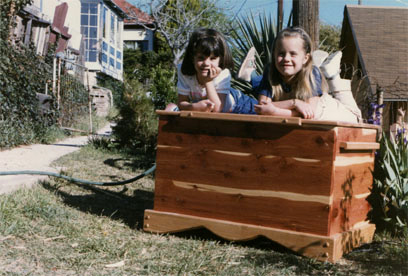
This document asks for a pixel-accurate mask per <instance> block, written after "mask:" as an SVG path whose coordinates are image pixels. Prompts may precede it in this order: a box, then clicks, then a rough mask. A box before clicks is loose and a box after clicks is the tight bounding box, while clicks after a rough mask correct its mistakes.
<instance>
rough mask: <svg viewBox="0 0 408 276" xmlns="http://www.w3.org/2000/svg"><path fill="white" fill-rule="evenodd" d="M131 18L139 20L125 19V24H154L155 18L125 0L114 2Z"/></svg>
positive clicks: (114, 0)
mask: <svg viewBox="0 0 408 276" xmlns="http://www.w3.org/2000/svg"><path fill="white" fill-rule="evenodd" d="M113 2H115V3H116V5H118V6H119V7H120V8H121V9H122V10H123V11H124V12H125V13H126V14H127V15H128V16H129V17H136V18H137V19H125V20H124V22H125V24H138V23H139V22H140V23H144V24H152V23H153V18H152V17H151V16H150V15H148V14H147V13H145V12H143V11H141V10H140V9H138V8H136V7H135V6H133V5H132V4H130V3H128V2H127V1H125V0H113Z"/></svg>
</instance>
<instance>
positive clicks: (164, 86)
mask: <svg viewBox="0 0 408 276" xmlns="http://www.w3.org/2000/svg"><path fill="white" fill-rule="evenodd" d="M174 74H175V72H174V70H173V68H172V67H171V68H169V69H165V68H164V67H163V66H161V65H160V64H159V65H157V66H156V67H155V68H153V70H152V84H151V86H150V92H151V95H152V100H153V104H154V108H155V109H165V108H166V105H167V104H169V103H171V102H173V103H175V102H177V91H176V86H175V84H174V80H173V79H174Z"/></svg>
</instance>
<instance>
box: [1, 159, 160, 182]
mask: <svg viewBox="0 0 408 276" xmlns="http://www.w3.org/2000/svg"><path fill="white" fill-rule="evenodd" d="M155 170H156V164H154V165H153V167H151V168H150V169H148V170H146V171H145V172H143V173H141V174H139V175H138V176H135V177H133V178H130V179H127V180H123V181H113V182H95V181H89V180H82V179H78V178H75V177H70V176H66V175H62V174H59V173H54V172H44V171H9V172H0V176H1V175H20V174H30V175H48V176H54V177H58V178H63V179H65V180H68V181H70V182H76V183H81V184H90V185H99V186H119V185H125V184H128V183H131V182H134V181H136V180H138V179H140V178H142V177H145V176H146V175H148V174H151V173H152V172H154V171H155Z"/></svg>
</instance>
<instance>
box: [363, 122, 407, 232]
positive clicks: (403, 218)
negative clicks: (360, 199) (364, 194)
mask: <svg viewBox="0 0 408 276" xmlns="http://www.w3.org/2000/svg"><path fill="white" fill-rule="evenodd" d="M404 131H408V130H405V129H403V130H401V132H400V133H399V135H398V136H397V138H396V140H395V141H394V140H393V139H390V138H389V137H388V136H387V135H385V133H383V135H382V137H381V139H380V141H379V142H380V149H379V150H378V151H377V152H376V158H375V167H374V172H373V177H374V182H373V188H372V191H371V195H370V197H369V202H370V203H371V205H372V212H371V219H372V221H373V222H374V223H375V224H376V225H377V229H379V230H386V231H388V232H391V233H392V234H394V235H402V234H404V232H405V234H406V233H407V232H408V228H407V227H408V143H407V140H406V138H404Z"/></svg>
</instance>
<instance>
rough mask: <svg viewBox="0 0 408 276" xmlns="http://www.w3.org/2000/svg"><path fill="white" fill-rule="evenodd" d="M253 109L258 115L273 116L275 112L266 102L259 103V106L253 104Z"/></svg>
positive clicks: (269, 103) (271, 104) (272, 106)
mask: <svg viewBox="0 0 408 276" xmlns="http://www.w3.org/2000/svg"><path fill="white" fill-rule="evenodd" d="M254 109H255V112H256V113H257V114H259V115H275V113H276V110H277V108H276V106H275V105H274V104H273V103H271V102H266V101H261V104H255V105H254Z"/></svg>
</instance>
